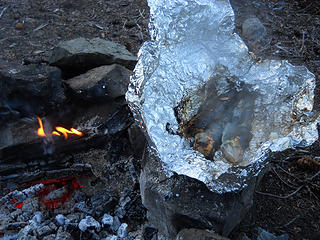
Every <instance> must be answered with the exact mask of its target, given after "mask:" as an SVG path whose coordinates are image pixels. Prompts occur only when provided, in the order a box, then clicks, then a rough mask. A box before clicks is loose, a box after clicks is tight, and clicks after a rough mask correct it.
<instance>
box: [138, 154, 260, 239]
mask: <svg viewBox="0 0 320 240" xmlns="http://www.w3.org/2000/svg"><path fill="white" fill-rule="evenodd" d="M144 156H145V159H144V160H143V161H144V162H145V165H144V168H143V170H142V172H141V175H140V191H141V197H142V203H143V205H144V206H145V207H146V208H147V209H148V211H149V221H150V222H151V223H152V224H153V225H155V226H157V228H158V229H159V231H160V232H161V233H163V234H164V235H165V236H167V237H169V239H174V238H175V236H176V235H177V234H178V232H179V231H181V230H182V229H185V228H200V229H210V230H213V231H215V232H216V233H218V234H222V235H223V236H227V235H228V234H229V233H230V232H231V231H232V229H233V228H234V227H236V226H237V225H238V224H239V223H240V221H241V220H242V219H243V218H244V217H245V215H246V213H247V212H248V210H249V209H250V207H251V206H252V203H253V199H252V197H253V193H254V190H255V186H256V185H257V184H258V182H259V180H260V177H262V176H263V174H262V173H260V175H259V177H257V176H251V177H250V178H249V179H250V180H249V181H248V182H247V185H246V186H245V187H243V188H242V189H240V190H235V191H230V192H223V193H218V192H214V191H210V190H209V189H208V187H207V186H206V185H205V184H204V183H203V182H201V181H199V180H197V179H194V178H191V177H188V176H186V175H178V174H174V175H172V176H171V177H167V176H166V174H165V172H164V170H163V168H162V166H161V162H160V160H159V158H158V157H157V155H156V154H154V153H153V151H152V150H151V149H149V151H147V152H146V153H145V154H144Z"/></svg>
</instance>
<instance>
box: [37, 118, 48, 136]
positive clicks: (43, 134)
mask: <svg viewBox="0 0 320 240" xmlns="http://www.w3.org/2000/svg"><path fill="white" fill-rule="evenodd" d="M37 119H38V122H39V126H40V127H39V128H38V131H37V133H38V136H40V137H45V136H46V134H45V132H44V130H43V125H42V121H41V119H40V118H39V117H37Z"/></svg>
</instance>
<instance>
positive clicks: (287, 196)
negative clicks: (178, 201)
mask: <svg viewBox="0 0 320 240" xmlns="http://www.w3.org/2000/svg"><path fill="white" fill-rule="evenodd" d="M303 187H304V185H302V186H300V187H298V188H297V189H296V190H295V191H294V192H292V193H290V194H289V195H286V196H279V195H274V194H271V193H264V192H259V191H256V193H258V194H261V195H265V196H269V197H275V198H281V199H287V198H289V197H292V196H293V195H295V194H296V193H297V192H299V191H300V190H301V188H303Z"/></svg>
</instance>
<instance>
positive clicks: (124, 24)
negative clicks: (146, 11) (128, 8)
mask: <svg viewBox="0 0 320 240" xmlns="http://www.w3.org/2000/svg"><path fill="white" fill-rule="evenodd" d="M127 21H128V20H127V19H126V20H125V21H124V23H123V25H122V29H124V28H125V26H126V23H127Z"/></svg>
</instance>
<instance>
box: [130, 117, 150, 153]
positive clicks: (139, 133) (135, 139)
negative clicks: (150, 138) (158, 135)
mask: <svg viewBox="0 0 320 240" xmlns="http://www.w3.org/2000/svg"><path fill="white" fill-rule="evenodd" d="M128 135H129V141H130V144H131V146H132V149H133V151H134V156H135V157H136V158H140V159H141V157H142V154H143V151H144V149H145V147H146V136H145V135H144V134H143V130H141V128H140V127H139V126H138V124H136V123H135V124H132V125H131V126H130V127H129V129H128ZM138 143H139V144H138Z"/></svg>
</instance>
